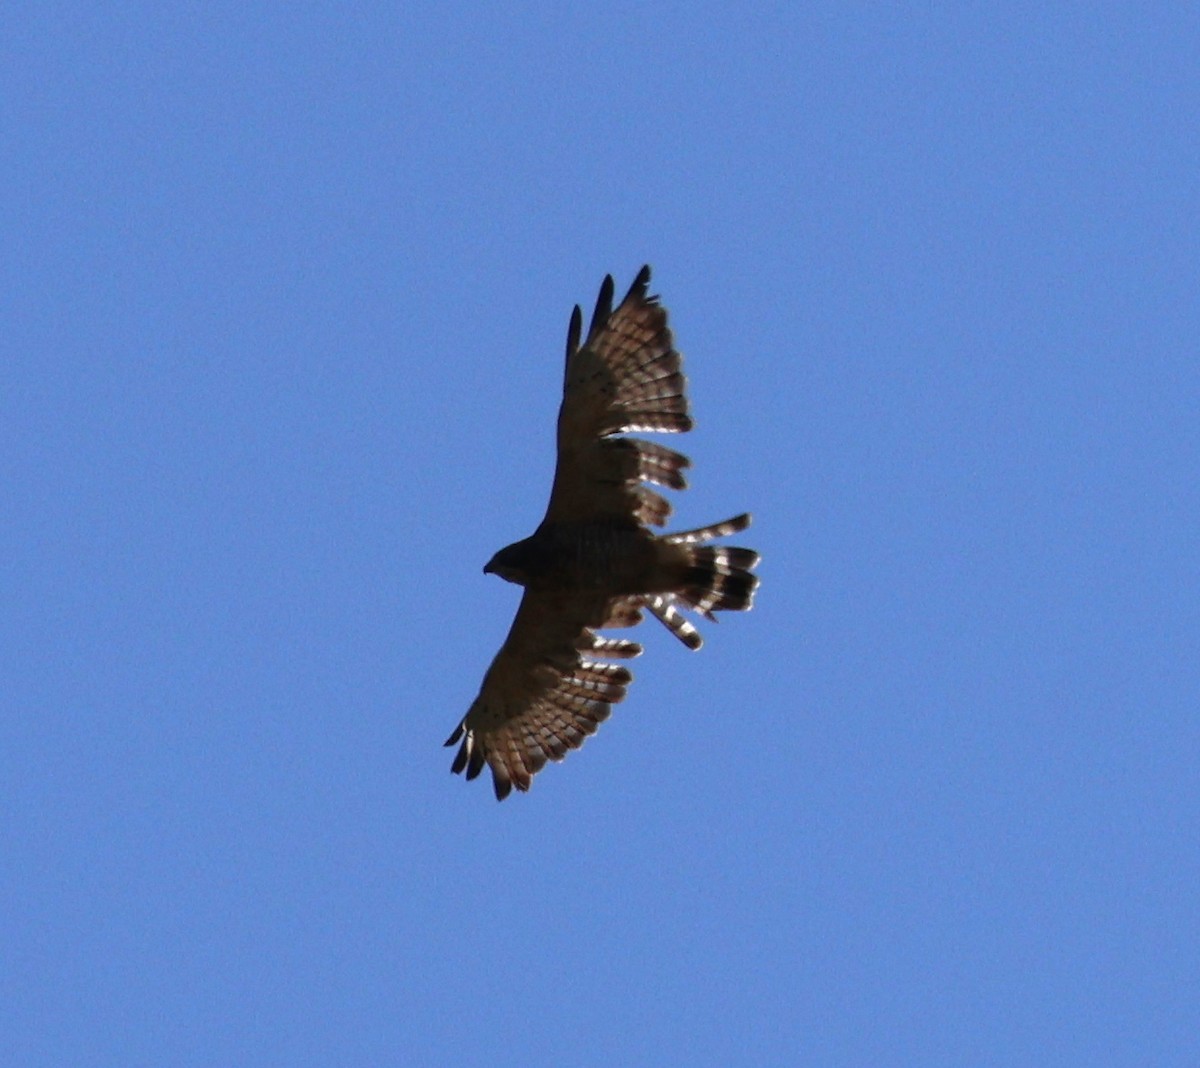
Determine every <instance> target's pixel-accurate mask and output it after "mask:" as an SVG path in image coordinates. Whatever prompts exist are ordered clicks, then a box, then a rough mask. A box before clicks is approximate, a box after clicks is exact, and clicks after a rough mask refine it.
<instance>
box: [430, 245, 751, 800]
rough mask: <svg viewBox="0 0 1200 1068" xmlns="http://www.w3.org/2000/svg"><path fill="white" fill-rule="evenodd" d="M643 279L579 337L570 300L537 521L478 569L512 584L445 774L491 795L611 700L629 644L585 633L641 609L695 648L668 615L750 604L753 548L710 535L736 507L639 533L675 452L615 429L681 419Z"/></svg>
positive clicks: (658, 313)
mask: <svg viewBox="0 0 1200 1068" xmlns="http://www.w3.org/2000/svg"><path fill="white" fill-rule="evenodd" d="M649 285H650V268H649V267H643V268H642V269H641V271H639V272H638V276H637V278H636V279H634V282H633V285H632V286H631V287H630V289H629V292H628V293H627V294H626V295H625V299H624V300H622V301H621V303H620V304H619V305H617V307H616V308H615V309H614V308H613V280H612V275H609V276H608V277H606V278H605V279H604V283H603V284H602V285H601V286H600V296H599V297H598V299H597V300H596V310H595V311H594V312H593V314H592V321H591V325H590V327H589V328H588V332H587V337H586V338H584V339H583V344H582V345H580V333H581V330H582V322H583V321H582V316H581V313H580V310H579V306H578V305H576V306H575V310H574V312H572V314H571V323H570V326H569V327H568V330H567V360H566V371H565V374H564V376H563V399H562V407H561V408H560V409H559V413H558V462H557V467H556V469H555V473H554V485H553V487H552V488H551V490H550V503H549V505H548V507H547V508H546V515H545V518H544V519H543V520H542V522H541V524H540V525H539V526H538V528H537V530H535V531H534V532H533V534H532V535H531V536H530V537H528V538H525V539H524V540H523V541H518V542H515V543H514V544H512V545H509V546H507V547H506V548H503V549H501V550H500V551H499V552H498V553H496V555H495V556H493V557H492V559H491V560H490V561H489V562H488V564H487V566H486V567H484V569H483V570H484V573H485V574H494V575H499V576H500V577H501V578H503V579H506V580H508V581H509V582H515V583H516V584H517V585H519V586H523V587H524V588H525V592H524V595H523V596H522V598H521V605H520V607H519V608H518V609H517V615H516V618H515V619H514V620H513V624H512V628H511V629H510V630H509V632H508V637H507V638H505V640H504V644H503V645H502V646H501V647H500V651H499V652H498V653H497V654H496V657H495V659H494V660H493V661H492V666H491V667H490V668H488V672H487V674H486V675H485V676H484V678H483V685H482V687H481V688H480V690H479V696H478V697H476V698H475V700H474V702H473V703H472V704H471V707H470V709H469V710H468V712H467V714H466V716H465V717H464V718H463V721H462V722H461V723H460V724H459V725H458V726H457V727H456V728H455V729H454V733H453V734H451V735H450V737H449V739H448V740H447V741H446V745H448V746H451V745H454V744H455V743H460V744H459V750H458V754H457V755H456V756H455V758H454V763H453V764H452V766H451V770H452V771H454V772H462V771H465V772H466V775H467V778H468V779H474V778H475V777H476V776H477V775H478V774H479V773H480V772H481V771H482V770H483V768H484V766H485V765H486V766H487V767H490V768H491V771H492V785H493V787H494V788H495V791H496V797H497V799H498V800H501V801H503V800H504V798H505V797H507V796H508V794H509V793H510V792H511V791H512V788H513V787H514V786H515V787H516V788H517V789H518V790H528V789H529V786H530V784H531V783H532V781H533V776H534V775H536V774H537V773H538V772H539V771H540V770H541V769H542V767H543V766H544V765H545V763H546V761H547V760H562V759H563V757H565V756H566V755H567V752H568V751H569V750H571V749H578V748H579V746H580V745H582V744H583V741H584V739H585V738H587V737H588V735H590V734H593V733H595V731H596V728H597V726H598V725H599V724H600V723H602V722H603V721H604V720H606V719H607V718H608V716H609V713H610V712H611V711H612V706H613V705H614V704H616V703H617V702H618V701H620V700H622V699H623V698H624V697H625V691H626V689H627V688H628V686H629V684H630V682H631V681H632V679H633V676H632V675H631V674H630V671H629V669H628V668H627V667H625V666H624V665H623V664H619V663H613V661H619V660H627V659H629V658H631V657H635V656H638V655H639V654H640V653H641V651H642V647H641V646H640V645H638V644H637V643H636V642H632V641H629V640H628V639H626V638H607V637H601V636H600V635H599V634H597V633H596V631H598V630H606V629H609V628H614V627H630V626H633V625H634V624H636V623H639V622H640V621H641V619H642V613H643V611H646V612H649V613H650V614H651V615H653V616H654V617H656V618H657V619H659V620H660V621H661V622H662V623H663V624H664V625H665V626H666V627H667V629H668V630H670V631H671V633H672V634H674V635H675V636H676V637H677V638H678V639H679V640H680V641H681V642H683V644H684V645H686V646H687V647H688V648H689V649H699V648H700V645H701V638H700V634H699V632H698V631H697V630H696V628H695V626H693V624H692V622H691V621H690V620H689V619H687V618H686V617H685V616H684V615H683V614H682V613H681V612H680V609H681V608H683V609H690V610H692V611H694V612H697V613H699V614H700V615H702V616H704V617H706V618H708V619H710V620H713V621H714V622H715V621H716V617H715V616H714V615H713V613H714V612H721V611H745V610H746V609H748V608H750V606H751V603H752V602H753V599H754V591H755V589H756V587H757V586H758V577H757V576H756V575H754V574H752V569H753V568H754V567H755V566H756V565H757V564H758V560H759V556H758V553H756V552H753V551H752V550H750V549H737V548H732V547H730V546H726V545H713V544H711V542H712V541H713V540H714V539H716V538H720V537H724V536H726V535H729V534H735V533H737V532H738V531H740V530H745V529H746V527H748V526H749V525H750V516H749V515H748V514H743V515H738V516H734V517H733V518H732V519H726V520H725V521H724V522H721V523H713V524H711V525H710V526H706V527H700V528H698V529H696V530H683V531H677V532H676V533H673V534H655V533H654V532H653V531H652V530H651V529H650V528H651V527H652V526H659V527H661V526H663V525H664V524H665V523H666V521H667V517H668V516H669V515H670V513H671V505H670V504H669V503H668V502H667V501H666V499H665V498H663V497H662V496H661V495H660V494H659V493H657V492H656V491H655V490H653V489H651V488H650V486H651V485H657V486H666V487H669V488H670V489H675V490H681V489H683V488H684V487H685V486H686V483H685V481H684V474H683V473H684V471H685V470H686V469H687V467H688V466H689V461H688V459H687V457H686V456H682V455H680V454H679V453H677V452H675V451H673V450H671V449H668V448H667V447H665V446H663V445H659V444H657V443H655V442H650V441H642V440H639V439H638V438H631V437H624V436H621V435H624V434H626V433H628V432H630V431H654V432H659V433H666V434H675V433H684V432H686V431H688V430H691V428H692V419H691V416H690V414H689V413H688V402H687V396H686V393H685V391H686V387H687V381H686V379H685V378H684V376H683V371H682V362H683V361H682V358H681V356H680V354H679V352H678V351H677V350H676V349H675V345H674V341H673V339H672V336H671V331H670V328H669V327H668V326H667V312H666V309H665V308H663V306H662V305H661V304H660V303H659V302H658V298H657V297H655V296H647V288H648V287H649Z"/></svg>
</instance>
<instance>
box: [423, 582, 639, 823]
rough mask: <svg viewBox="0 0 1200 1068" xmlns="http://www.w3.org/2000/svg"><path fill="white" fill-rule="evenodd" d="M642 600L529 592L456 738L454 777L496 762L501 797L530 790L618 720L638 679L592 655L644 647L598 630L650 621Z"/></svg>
mask: <svg viewBox="0 0 1200 1068" xmlns="http://www.w3.org/2000/svg"><path fill="white" fill-rule="evenodd" d="M639 603H640V602H639V599H638V598H616V599H607V598H603V597H600V596H598V595H593V594H586V593H576V592H571V593H544V592H530V591H528V590H527V591H526V592H525V595H524V596H523V597H522V598H521V606H520V608H518V609H517V617H516V619H514V620H513V625H512V629H511V630H510V631H509V632H508V637H507V638H505V639H504V644H503V645H502V646H501V647H500V652H498V653H497V654H496V658H495V659H494V660H493V661H492V666H491V667H490V668H488V672H487V674H486V675H485V676H484V678H483V686H482V687H481V688H480V691H479V696H478V697H476V698H475V701H474V702H473V703H472V705H471V707H470V709H469V710H468V712H467V714H466V716H465V717H464V719H463V721H462V722H461V723H460V724H459V725H458V727H456V728H455V730H454V733H453V734H452V735H450V737H449V738H448V739H447V741H446V744H447V745H454V743H455V742H459V741H460V740H461V743H462V744H461V745H460V747H459V750H458V755H457V756H456V757H455V759H454V764H453V766H452V768H451V770H452V771H455V772H460V771H463V770H465V771H466V773H467V778H468V779H473V778H475V776H476V775H478V774H479V773H480V772H481V771H482V770H483V768H484V765H485V764H487V765H489V766H490V767H491V769H492V785H493V786H494V788H495V790H496V797H497V798H498V799H499V800H501V801H502V800H504V798H505V797H507V796H508V794H509V792H510V791H511V790H512V788H513V787H514V786H515V787H516V788H517V789H518V790H528V789H529V784H530V783H531V782H532V780H533V776H534V775H535V774H536V773H537V772H538V771H539V770H541V768H542V766H543V765H544V764H545V763H546V761H547V760H561V759H562V758H563V757H564V756H566V755H567V751H568V750H570V749H578V748H579V747H580V746H581V745H582V744H583V741H584V739H585V738H586V737H587V736H588V735H589V734H593V733H595V730H596V727H597V726H598V725H599V724H600V723H602V722H603V721H604V720H606V719H607V718H608V715H609V712H611V711H612V706H613V705H614V704H616V702H618V701H620V700H621V699H622V698H624V696H625V688H626V687H627V686H628V685H629V683H630V682H631V681H632V678H633V676H632V675H631V674H630V672H629V669H628V668H626V667H623V666H622V665H620V664H606V663H604V662H602V661H597V660H594V659H592V657H591V656H589V655H587V654H594V655H600V656H606V657H615V658H627V657H633V656H637V655H638V654H639V653H640V652H641V651H642V647H641V646H640V645H638V644H637V643H636V642H631V641H626V640H623V639H620V638H601V637H599V636H598V635H596V634H595V633H593V628H598V627H624V626H631V625H632V624H634V623H637V622H638V621H639V620H640V619H641V613H640V611H639Z"/></svg>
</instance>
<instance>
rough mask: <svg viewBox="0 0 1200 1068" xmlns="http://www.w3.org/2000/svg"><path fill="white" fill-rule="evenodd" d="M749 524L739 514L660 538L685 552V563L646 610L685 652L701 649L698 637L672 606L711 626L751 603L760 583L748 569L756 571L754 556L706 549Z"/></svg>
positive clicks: (730, 548)
mask: <svg viewBox="0 0 1200 1068" xmlns="http://www.w3.org/2000/svg"><path fill="white" fill-rule="evenodd" d="M749 525H750V516H749V515H748V514H743V515H738V516H734V517H733V518H732V519H726V520H724V521H723V522H720V523H713V524H711V525H710V526H707V527H698V528H696V529H695V530H682V531H678V532H676V533H674V534H667V535H664V536H663V537H662V538H661V540H662V541H663V542H665V543H667V544H670V545H677V546H680V547H684V548H683V552H684V556H685V560H684V562H683V564H682V570H681V571H680V573H679V579H678V584H677V585H676V587H675V588H674V589H673V590H672V591H671V592H670V593H666V594H660V595H658V596H657V597H655V598H653V599H652V600H650V601H648V602H647V604H646V607H647V608H649V610H650V612H651V613H652V614H653V615H654V616H656V617H657V618H658V619H659V620H660V621H661V622H662V623H663V624H664V625H665V626H666V627H667V628H668V629H669V630H670V631H671V632H672V633H673V634H674V635H675V636H676V637H677V638H679V640H680V641H682V642H683V643H684V645H686V646H687V647H688V648H689V649H698V648H700V644H701V638H700V634H699V632H698V631H697V630H696V628H695V627H694V626H692V624H691V623H690V622H688V621H687V620H686V619H684V617H683V616H681V615H680V614H679V612H678V611H677V606H678V607H684V608H690V609H692V610H693V611H696V612H699V613H700V614H701V615H702V616H704V617H705V618H706V619H710V620H712V621H713V622H714V623H715V622H716V616H715V615H714V614H713V613H714V612H745V611H747V610H748V609H750V608H751V607H752V606H753V604H754V593H755V591H756V590H757V589H758V582H759V579H758V576H757V575H755V574H754V573H753V569H754V568H755V567H757V566H758V562H759V555H758V553H756V552H755V551H754V550H753V549H743V548H739V547H736V546H732V545H709V544H707V543H708V542H710V541H712V540H713V539H714V538H720V537H724V536H726V535H728V534H736V533H737V532H738V531H740V530H745V529H746V527H748V526H749ZM675 551H676V552H677V553H678V552H679V550H675Z"/></svg>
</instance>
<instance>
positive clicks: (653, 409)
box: [545, 267, 692, 526]
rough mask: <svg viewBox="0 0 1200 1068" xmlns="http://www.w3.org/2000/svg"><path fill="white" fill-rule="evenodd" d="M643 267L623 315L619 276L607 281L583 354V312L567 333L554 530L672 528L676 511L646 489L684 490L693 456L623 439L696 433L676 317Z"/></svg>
mask: <svg viewBox="0 0 1200 1068" xmlns="http://www.w3.org/2000/svg"><path fill="white" fill-rule="evenodd" d="M649 285H650V268H649V267H643V268H642V269H641V271H639V272H638V276H637V278H636V279H635V280H634V283H633V285H632V286H630V288H629V292H628V293H627V294H626V295H625V299H624V300H623V301H621V303H620V305H618V307H617V308H616V310H615V311H614V310H613V306H612V298H613V280H612V275H609V276H608V277H606V278H605V279H604V284H603V285H602V286H601V287H600V296H599V298H598V299H597V301H596V310H595V312H593V314H592V323H591V326H590V327H589V329H588V335H587V338H586V339H585V340H584V342H583V346H582V348H581V347H580V346H579V335H580V329H581V325H582V316H581V313H580V310H579V306H578V305H576V306H575V311H574V312H573V313H572V314H571V325H570V328H569V329H568V331H567V360H566V372H565V374H564V376H563V401H562V407H561V408H560V409H559V412H558V464H557V467H556V468H555V472H554V486H553V488H552V489H551V491H550V504H549V506H548V507H547V509H546V519H545V522H547V523H572V522H579V521H581V520H587V521H589V522H590V521H596V520H606V521H609V522H622V523H629V524H633V523H646V524H654V525H655V526H662V525H663V524H664V523H665V522H666V521H667V516H669V515H670V514H671V506H670V504H669V503H668V502H667V501H666V500H665V499H664V498H663V497H662V496H661V495H660V494H658V493H655V492H654V491H653V490H651V489H649V488H648V487H647V486H646V485H645V483H647V482H652V483H656V484H657V485H660V486H669V487H670V488H671V489H677V490H681V489H683V488H685V486H686V485H687V483H686V482H685V481H684V476H683V472H684V471H685V470H686V469H687V467H688V466H689V462H688V459H687V457H686V456H681V455H680V454H679V453H677V452H674V451H673V450H671V449H668V448H667V447H666V446H664V445H659V444H657V443H655V442H651V441H639V440H637V439H636V438H621V437H614V436H613V435H616V434H622V433H625V432H627V431H631V430H641V431H646V430H652V431H657V432H659V433H667V434H670V433H682V432H685V431H688V430H691V428H692V419H691V416H690V415H689V414H688V403H687V393H686V390H687V380H686V379H685V378H684V377H683V358H682V357H681V356H680V355H679V352H678V351H677V350H676V348H675V344H674V340H673V339H672V337H671V331H670V328H669V327H668V326H667V313H666V310H665V309H664V308H663V307H662V305H660V304H659V302H658V298H657V297H652V296H647V294H646V290H647V288H648V287H649Z"/></svg>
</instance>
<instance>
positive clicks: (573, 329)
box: [567, 304, 583, 367]
mask: <svg viewBox="0 0 1200 1068" xmlns="http://www.w3.org/2000/svg"><path fill="white" fill-rule="evenodd" d="M582 327H583V311H582V310H581V309H580V307H579V305H578V304H576V305H575V310H574V311H573V312H571V324H570V325H569V326H568V327H567V366H568V367H569V366H570V365H571V357H572V356H574V355H575V353H576V352H578V351H579V331H580V330H581V329H582Z"/></svg>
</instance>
